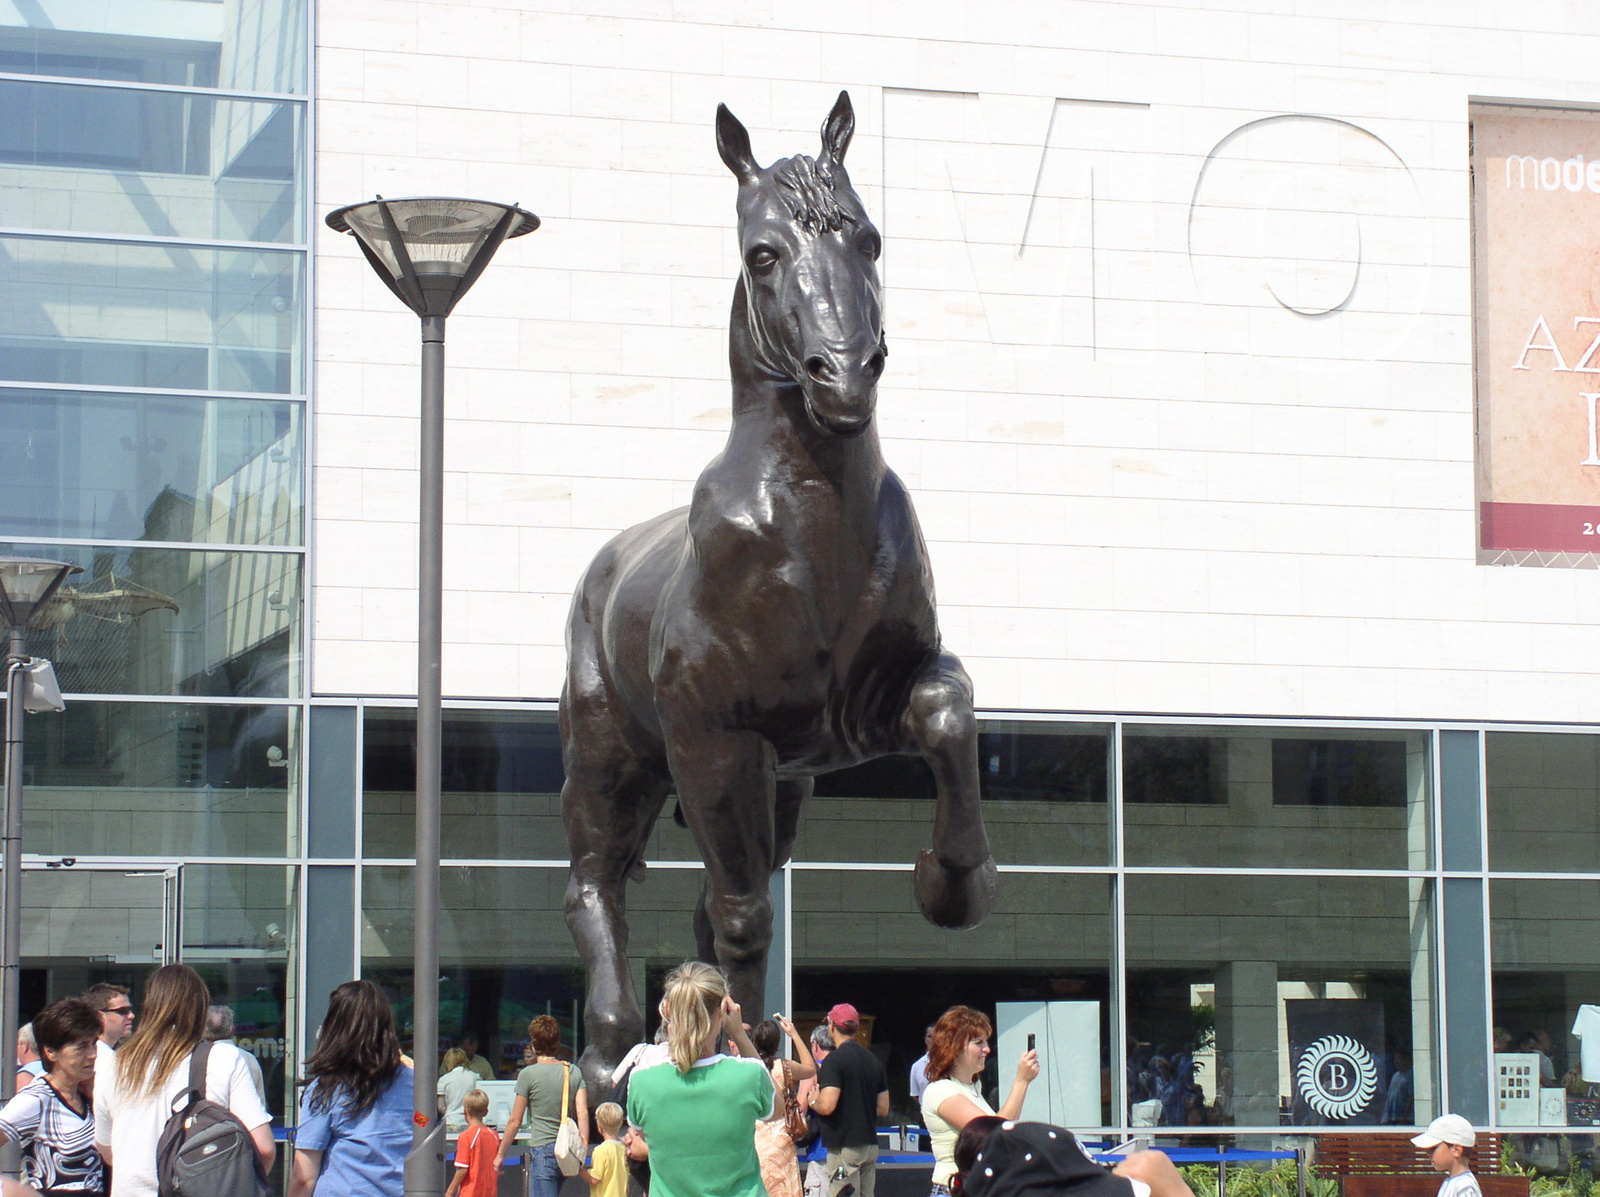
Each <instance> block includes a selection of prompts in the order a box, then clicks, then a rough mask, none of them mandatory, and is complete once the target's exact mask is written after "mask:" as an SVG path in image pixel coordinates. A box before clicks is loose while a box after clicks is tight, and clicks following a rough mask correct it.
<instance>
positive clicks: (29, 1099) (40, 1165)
mask: <svg viewBox="0 0 1600 1197" xmlns="http://www.w3.org/2000/svg"><path fill="white" fill-rule="evenodd" d="M0 1134H3V1135H5V1137H6V1138H7V1139H9V1140H11V1141H12V1142H14V1143H17V1144H20V1145H21V1147H22V1158H23V1180H24V1181H26V1182H27V1183H28V1184H29V1185H30V1186H31V1187H33V1188H35V1189H38V1190H39V1191H40V1192H43V1193H86V1194H89V1193H92V1194H103V1193H105V1191H106V1172H105V1163H104V1161H102V1160H101V1158H100V1153H99V1151H97V1150H96V1149H95V1145H94V1110H93V1108H92V1107H90V1106H88V1105H85V1107H84V1111H83V1113H82V1114H79V1113H77V1112H76V1111H75V1110H73V1108H72V1107H71V1106H69V1105H68V1104H67V1103H66V1102H64V1101H62V1100H61V1095H60V1094H59V1093H57V1092H56V1091H55V1089H54V1088H52V1087H51V1085H50V1082H49V1081H47V1080H45V1078H44V1077H40V1078H39V1079H38V1080H36V1081H34V1082H33V1083H32V1084H30V1085H29V1086H28V1087H27V1088H25V1089H23V1090H22V1091H21V1092H20V1093H18V1094H17V1095H16V1096H15V1097H13V1098H12V1099H11V1100H10V1101H8V1102H7V1103H6V1106H5V1109H3V1110H0Z"/></svg>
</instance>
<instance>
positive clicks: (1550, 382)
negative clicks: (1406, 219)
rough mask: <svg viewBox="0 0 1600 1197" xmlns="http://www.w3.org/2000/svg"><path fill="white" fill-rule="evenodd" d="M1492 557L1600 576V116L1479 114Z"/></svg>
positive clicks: (1480, 354) (1486, 543) (1493, 108)
mask: <svg viewBox="0 0 1600 1197" xmlns="http://www.w3.org/2000/svg"><path fill="white" fill-rule="evenodd" d="M1472 170H1473V240H1474V247H1473V248H1474V254H1475V261H1474V263H1473V266H1474V269H1473V286H1474V291H1475V294H1474V310H1475V312H1476V315H1477V328H1476V334H1477V343H1476V346H1475V350H1476V365H1477V380H1476V381H1477V464H1478V485H1477V491H1478V560H1479V562H1480V563H1483V564H1491V565H1545V566H1551V565H1553V566H1583V567H1589V568H1594V567H1595V566H1596V565H1600V557H1596V556H1595V554H1600V427H1597V421H1600V112H1592V111H1580V110H1574V109H1562V108H1542V107H1522V106H1508V105H1494V104H1481V105H1474V107H1473V111H1472Z"/></svg>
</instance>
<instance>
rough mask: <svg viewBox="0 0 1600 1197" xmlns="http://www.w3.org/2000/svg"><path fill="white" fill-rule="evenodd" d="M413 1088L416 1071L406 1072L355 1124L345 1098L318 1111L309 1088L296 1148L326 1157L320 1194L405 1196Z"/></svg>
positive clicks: (319, 1178)
mask: <svg viewBox="0 0 1600 1197" xmlns="http://www.w3.org/2000/svg"><path fill="white" fill-rule="evenodd" d="M411 1086H412V1077H411V1069H409V1068H406V1067H404V1066H402V1067H401V1069H400V1071H399V1072H397V1073H395V1076H394V1080H393V1081H392V1082H391V1083H390V1085H389V1087H388V1088H387V1089H386V1090H384V1092H383V1093H381V1094H379V1096H378V1100H377V1101H375V1102H373V1103H372V1106H371V1108H370V1109H368V1110H367V1111H366V1113H364V1114H362V1115H361V1117H360V1118H355V1119H352V1118H351V1117H350V1115H349V1105H348V1103H346V1102H345V1101H344V1100H343V1099H342V1098H339V1099H335V1100H334V1102H333V1103H332V1105H331V1106H330V1107H328V1108H325V1109H319V1110H316V1111H313V1110H312V1109H311V1090H312V1086H309V1085H308V1086H306V1093H305V1096H304V1097H302V1098H301V1099H300V1128H299V1129H298V1130H297V1131H296V1132H295V1146H296V1147H299V1148H302V1149H304V1150H306V1151H320V1152H322V1171H321V1173H319V1174H318V1176H317V1187H316V1191H317V1192H319V1193H329V1194H333V1193H398V1192H400V1190H401V1188H402V1187H404V1183H405V1163H406V1154H407V1153H408V1152H409V1151H410V1150H411Z"/></svg>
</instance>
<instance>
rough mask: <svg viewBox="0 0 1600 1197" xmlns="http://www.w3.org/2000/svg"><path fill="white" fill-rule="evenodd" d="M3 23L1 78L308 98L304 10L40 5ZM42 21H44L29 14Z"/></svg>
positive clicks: (284, 6) (247, 3)
mask: <svg viewBox="0 0 1600 1197" xmlns="http://www.w3.org/2000/svg"><path fill="white" fill-rule="evenodd" d="M15 12H16V13H17V14H19V15H15V16H0V22H3V23H0V71H7V72H10V73H12V74H26V75H56V76H60V77H64V78H73V79H107V80H114V81H117V82H124V83H172V84H178V85H183V86H189V87H222V88H227V89H230V90H234V91H272V92H303V91H305V85H306V79H305V75H306V47H305V31H306V9H305V0H240V2H238V3H229V4H221V3H216V2H214V0H213V2H210V3H207V2H205V0H200V2H198V3H188V4H169V5H163V6H162V10H161V13H160V15H159V18H157V17H156V15H155V14H154V13H153V12H152V11H151V10H150V9H147V8H145V7H141V6H140V5H136V4H79V5H72V6H65V5H51V6H49V16H48V17H46V16H45V15H44V10H43V9H40V8H39V6H37V5H24V6H22V7H20V8H16V9H15ZM30 13H37V18H36V19H35V18H33V17H30V16H29V15H28V14H30Z"/></svg>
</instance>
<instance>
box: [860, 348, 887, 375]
mask: <svg viewBox="0 0 1600 1197" xmlns="http://www.w3.org/2000/svg"><path fill="white" fill-rule="evenodd" d="M861 370H862V373H863V374H865V375H866V376H867V377H868V378H869V379H870V380H871V381H873V382H877V381H878V377H879V376H880V375H881V374H882V373H883V352H882V351H881V350H880V351H879V352H877V353H874V354H873V355H872V356H871V357H869V358H868V359H867V364H866V365H865V366H863V367H862V368H861Z"/></svg>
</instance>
